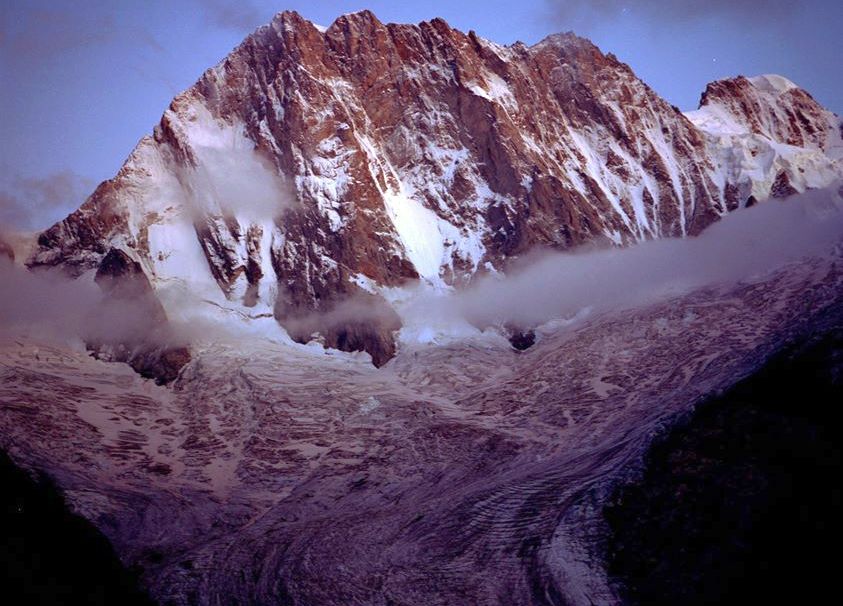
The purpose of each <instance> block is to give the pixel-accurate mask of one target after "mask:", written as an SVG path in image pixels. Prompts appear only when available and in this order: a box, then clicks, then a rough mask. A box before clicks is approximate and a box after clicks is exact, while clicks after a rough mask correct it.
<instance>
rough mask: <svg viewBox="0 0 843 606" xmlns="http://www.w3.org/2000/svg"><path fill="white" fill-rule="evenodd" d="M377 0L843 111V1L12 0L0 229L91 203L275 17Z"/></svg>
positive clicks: (4, 18)
mask: <svg viewBox="0 0 843 606" xmlns="http://www.w3.org/2000/svg"><path fill="white" fill-rule="evenodd" d="M362 8H369V9H371V10H373V11H374V12H375V14H376V15H377V16H378V17H379V18H380V19H381V20H382V21H385V22H389V21H394V22H418V21H421V20H428V19H431V18H433V17H437V16H440V17H444V18H445V19H446V20H447V21H448V22H449V23H450V24H451V25H452V26H454V27H457V28H459V29H462V30H465V31H467V30H469V29H474V30H475V31H477V33H479V34H480V35H482V36H484V37H486V38H489V39H491V40H494V41H496V42H500V43H504V44H509V43H512V42H515V41H516V40H521V41H523V42H525V43H528V44H530V43H534V42H537V41H538V40H540V39H541V38H543V37H544V36H546V35H548V34H550V33H553V32H556V31H564V30H569V29H572V30H574V31H575V32H576V33H578V34H580V35H584V36H586V37H589V38H591V39H592V40H593V41H594V42H595V43H596V44H597V45H598V46H600V47H601V48H602V49H603V51H605V52H613V53H615V54H616V55H617V56H618V57H619V58H620V59H621V60H623V61H625V62H627V63H629V64H630V65H631V66H632V68H633V69H634V70H635V72H636V73H637V74H638V75H639V76H640V77H641V78H643V79H644V80H645V81H646V82H647V83H648V84H650V85H651V86H652V87H653V88H654V89H655V90H656V91H657V92H658V93H660V94H661V95H662V96H663V97H665V98H666V99H667V100H668V101H670V102H671V103H673V104H675V105H677V106H679V107H680V108H682V109H691V108H693V107H695V106H696V104H697V101H698V99H699V95H700V93H701V92H702V91H703V89H704V88H705V84H706V83H707V82H709V81H711V80H715V79H718V78H723V77H729V76H734V75H737V74H745V75H754V74H759V73H770V72H772V73H780V74H782V75H785V76H787V77H789V78H791V79H792V80H794V81H795V82H796V83H797V84H799V85H801V86H803V87H804V88H805V89H807V90H808V91H809V92H811V93H812V94H813V95H814V96H815V97H816V98H817V99H818V100H819V101H820V102H821V103H823V104H824V105H826V106H827V107H829V108H830V109H832V110H833V111H836V112H837V113H843V68H841V59H843V35H841V33H840V24H841V23H843V1H841V0H803V1H802V2H799V1H796V0H708V1H707V2H705V1H700V0H519V1H517V2H514V1H511V0H508V1H504V0H483V1H481V0H463V1H459V2H456V1H442V2H439V1H431V2H419V1H412V2H411V1H406V0H391V1H381V0H368V1H340V0H328V1H319V0H310V1H293V0H240V1H236V0H143V1H141V0H111V1H106V0H75V1H64V0H51V1H43V0H3V2H2V6H0V115H2V120H0V142H2V143H0V145H2V148H0V152H2V153H1V154H0V227H3V226H4V224H7V225H6V226H7V227H15V228H23V229H38V228H43V227H45V226H47V225H49V224H50V223H52V222H53V221H55V220H57V219H60V218H61V217H62V216H63V215H64V214H66V213H67V212H68V211H69V210H72V209H73V208H75V207H76V206H78V205H79V204H80V203H81V202H82V200H83V199H84V197H85V196H86V195H87V194H88V193H90V191H91V190H92V189H93V187H94V186H95V185H96V183H97V182H99V181H101V180H103V179H107V178H109V177H111V176H113V175H114V173H115V172H116V171H117V170H118V169H119V167H120V165H121V164H122V163H123V161H124V159H125V158H126V156H127V155H128V154H129V152H130V151H131V150H132V148H133V147H134V145H135V143H136V142H137V140H138V139H139V138H140V137H142V136H143V135H144V134H147V133H149V132H151V129H152V127H153V125H154V124H155V123H156V122H157V121H158V119H159V118H160V116H161V113H162V112H163V110H164V109H165V108H166V106H167V105H168V103H169V101H170V99H171V98H172V97H173V96H174V95H175V94H177V93H178V92H179V91H181V90H183V89H185V88H187V87H188V86H190V85H191V84H192V83H193V82H194V81H195V80H196V79H197V78H198V77H199V75H200V74H201V73H202V72H203V71H204V70H205V69H206V68H207V67H210V66H211V65H213V64H215V63H217V62H218V61H219V60H220V59H222V58H223V57H224V56H225V55H226V54H227V53H228V52H229V51H230V50H231V49H232V48H233V47H234V46H236V45H237V44H238V43H239V42H240V40H241V39H242V38H243V37H244V36H245V35H246V34H248V33H249V32H250V31H251V30H252V29H254V28H255V27H257V26H258V25H260V24H262V23H265V22H268V21H269V19H270V18H271V17H272V15H273V14H275V13H276V12H279V11H282V10H285V9H293V10H297V11H299V12H300V13H301V14H302V15H304V16H305V17H306V18H308V19H311V20H312V21H314V22H316V23H320V24H323V25H329V24H330V23H331V22H332V21H333V20H334V19H335V18H336V17H337V16H339V15H341V14H343V13H347V12H351V11H355V10H359V9H362Z"/></svg>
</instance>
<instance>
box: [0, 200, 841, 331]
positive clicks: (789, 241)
mask: <svg viewBox="0 0 843 606" xmlns="http://www.w3.org/2000/svg"><path fill="white" fill-rule="evenodd" d="M841 239H843V196H841V190H840V184H835V185H834V186H832V187H828V188H825V189H822V190H813V191H808V192H805V193H803V194H799V195H795V196H791V197H790V198H787V199H784V200H775V199H774V200H769V201H767V202H764V203H763V204H759V205H756V206H754V207H752V208H745V209H741V210H739V211H736V212H733V213H731V214H729V215H728V216H726V217H724V219H723V220H721V221H719V222H717V223H715V224H713V225H712V226H711V227H709V228H708V229H707V230H705V231H704V232H703V233H702V234H701V235H699V236H697V237H688V238H669V239H661V240H655V241H649V242H644V243H641V244H638V245H635V246H630V247H626V248H616V247H611V248H595V247H594V246H591V247H582V248H579V249H575V250H572V251H565V252H558V251H548V250H534V251H532V252H531V253H529V254H527V255H524V256H523V257H521V258H520V259H516V260H514V261H513V263H512V266H511V267H510V268H509V269H508V270H507V271H506V273H495V274H487V275H485V276H483V277H479V278H477V279H475V280H474V282H473V283H472V284H471V285H469V286H468V287H465V288H459V289H450V290H447V291H443V290H436V289H433V288H431V287H429V286H426V285H424V284H422V283H415V284H408V285H405V286H404V287H401V288H397V289H395V288H394V289H382V291H381V292H382V293H383V294H384V295H385V298H387V300H390V302H391V303H392V305H393V306H394V308H395V309H396V311H397V312H398V313H399V315H400V317H401V320H402V322H403V325H404V326H403V328H402V329H401V340H402V341H403V342H404V344H405V345H408V344H413V343H418V342H437V341H451V340H454V339H459V338H462V337H464V336H470V335H476V334H478V332H479V331H481V330H483V329H486V328H490V327H496V326H501V325H503V324H513V325H515V326H519V327H536V326H539V325H542V324H544V323H547V322H552V321H554V320H570V319H572V318H575V317H580V316H582V315H583V314H589V313H600V312H603V311H610V310H619V309H626V308H630V307H635V306H643V305H647V304H651V303H656V302H658V301H660V300H663V299H666V298H669V297H672V296H678V295H682V294H685V293H687V292H690V291H693V290H695V289H700V288H705V287H707V286H713V285H718V284H724V283H735V282H740V281H747V280H752V279H753V278H754V277H758V276H763V275H764V274H766V273H768V272H770V271H773V270H775V269H777V268H779V267H781V266H783V265H785V264H787V263H791V262H795V261H799V260H801V259H803V258H806V257H812V256H818V255H825V254H827V253H829V252H830V251H832V249H833V248H834V247H835V246H839V243H840V242H841ZM0 280H2V282H3V283H4V284H5V285H6V286H7V287H8V288H5V289H4V290H5V291H6V292H5V294H4V296H3V297H2V298H0V332H4V333H7V334H16V333H29V334H37V335H38V336H39V337H40V338H48V339H57V340H60V341H73V340H78V339H83V340H85V339H91V338H95V339H111V340H115V339H116V340H126V341H131V340H133V339H134V338H136V337H137V336H138V335H140V334H141V333H142V332H143V330H144V326H145V324H144V323H143V314H142V313H139V312H140V310H141V307H140V304H136V303H135V302H132V301H119V302H115V301H109V300H108V298H107V297H105V296H104V295H103V293H102V292H101V291H100V289H99V287H98V286H97V285H96V284H95V283H94V282H93V281H92V280H89V279H86V278H82V279H71V278H69V277H67V276H66V275H65V274H63V273H62V272H60V271H58V270H44V269H41V270H38V271H34V272H32V271H28V270H26V269H25V268H23V267H21V266H20V265H15V264H13V263H11V262H9V261H8V260H6V259H5V257H4V258H3V260H0ZM158 294H159V296H162V297H165V298H166V299H167V301H168V304H167V305H168V308H169V309H173V306H174V305H179V306H183V307H184V311H185V313H184V314H177V315H175V316H174V317H172V318H171V322H172V324H173V332H171V333H168V338H170V339H175V340H177V341H179V342H187V341H213V340H222V341H230V340H240V339H242V338H243V337H244V336H248V337H260V336H267V337H269V338H272V339H274V340H278V335H282V340H283V341H286V342H288V343H290V344H291V343H292V342H291V341H289V340H287V339H286V338H283V332H282V330H276V329H275V328H276V327H274V326H273V330H272V331H271V332H268V333H265V334H263V335H262V333H261V329H259V328H254V329H251V330H250V331H249V332H248V333H244V332H243V331H241V330H239V329H238V326H237V324H236V322H225V321H223V320H221V316H219V315H216V316H215V315H210V314H207V315H201V314H196V313H191V311H195V310H196V309H202V308H205V307H209V306H210V303H209V302H207V301H204V300H203V299H202V298H201V296H200V295H198V294H194V295H192V294H191V293H190V292H189V291H185V290H179V291H178V292H177V293H174V292H169V291H168V290H167V289H166V288H165V289H163V290H162V291H160V292H159V293H158ZM135 305H137V307H138V308H137V309H135V308H134V306H135ZM384 313H385V310H384V306H382V305H372V304H371V303H370V302H369V301H367V300H361V297H360V296H355V297H352V298H350V299H348V300H346V301H345V302H343V303H341V304H340V305H338V306H337V307H336V308H334V309H332V310H331V311H330V312H326V313H324V314H314V315H312V316H311V317H305V318H303V319H302V320H300V321H299V324H302V325H306V324H307V323H308V322H312V323H313V324H314V326H316V325H325V324H326V323H328V324H332V325H341V324H343V323H344V322H347V321H349V320H374V319H378V318H379V317H380V316H382V315H383V314H384ZM389 313H391V312H389ZM316 320H321V322H317V321H316ZM272 324H273V325H274V323H272ZM263 325H264V326H268V325H267V324H263Z"/></svg>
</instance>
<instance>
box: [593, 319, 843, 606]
mask: <svg viewBox="0 0 843 606" xmlns="http://www.w3.org/2000/svg"><path fill="white" fill-rule="evenodd" d="M840 402H843V324H840V323H839V322H838V323H837V324H836V325H835V326H834V327H833V329H832V330H830V331H828V332H826V334H824V335H822V336H817V337H814V338H812V339H809V340H808V341H807V342H806V343H803V344H801V345H798V346H795V347H791V348H790V349H789V350H787V351H786V352H784V353H782V354H780V355H779V356H777V357H776V358H774V359H773V360H772V361H771V362H770V363H769V364H767V365H766V366H765V367H764V368H763V369H762V370H761V371H760V372H758V373H756V374H755V375H753V376H751V377H749V378H748V379H746V380H744V381H742V382H741V383H739V384H738V385H736V386H735V387H734V388H733V389H731V390H730V391H728V392H727V393H726V394H724V395H722V396H720V397H715V398H713V399H711V400H709V401H708V402H706V403H705V404H703V405H702V406H701V407H699V408H698V409H697V411H696V412H695V413H694V414H693V415H692V416H691V417H690V418H689V419H688V421H687V422H686V423H683V424H681V425H679V426H676V427H674V428H673V429H672V430H671V431H669V432H668V434H667V435H666V436H665V437H664V438H663V439H662V440H660V441H659V442H658V443H656V444H655V445H654V446H653V448H652V449H651V451H650V453H649V455H648V458H647V461H646V464H645V469H644V472H643V475H642V477H641V478H639V479H637V480H635V481H633V482H630V483H628V484H626V485H624V486H621V487H620V488H619V489H617V491H616V492H615V494H614V496H613V498H612V499H611V500H610V502H609V505H607V507H606V508H605V510H604V514H605V517H606V519H607V521H608V523H609V526H610V527H611V535H610V539H609V551H608V565H609V572H610V574H612V575H613V577H614V578H615V580H616V581H618V582H619V584H620V585H621V588H622V589H621V593H622V595H623V596H624V597H625V601H627V602H629V603H632V604H648V605H659V604H665V605H666V604H686V605H687V604H750V603H756V604H782V603H785V604H788V603H789V604H797V603H803V604H811V603H813V604H819V603H824V602H828V601H829V600H830V598H831V596H833V595H835V594H837V593H838V591H839V581H838V580H837V572H838V564H839V558H837V557H834V556H830V555H829V554H833V553H836V551H837V549H838V547H839V545H840V540H841V521H840V515H839V514H840V511H841V480H840V478H841V477H843V476H841V423H840V422H841V412H840V406H839V404H840Z"/></svg>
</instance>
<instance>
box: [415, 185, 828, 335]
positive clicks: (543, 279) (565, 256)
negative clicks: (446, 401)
mask: <svg viewBox="0 0 843 606" xmlns="http://www.w3.org/2000/svg"><path fill="white" fill-rule="evenodd" d="M841 243H843V193H840V191H839V190H838V189H836V188H830V189H827V190H817V191H811V192H807V193H805V194H802V195H799V196H793V197H791V198H789V199H787V200H784V201H782V200H769V201H767V202H764V203H762V204H759V205H757V206H756V207H753V208H750V209H743V210H740V211H737V212H735V213H732V214H731V215H729V216H728V217H725V218H724V219H722V220H721V221H720V222H718V223H716V224H714V225H712V226H711V227H710V228H709V229H707V230H706V231H704V232H703V233H702V234H701V235H700V236H698V237H694V238H687V239H664V240H656V241H651V242H646V243H643V244H640V245H637V246H632V247H629V248H623V249H618V248H611V249H606V250H585V251H573V252H570V253H553V252H543V253H542V252H536V253H534V254H533V255H532V256H531V257H529V258H528V259H525V260H523V261H522V263H521V264H520V266H519V267H518V268H514V269H512V270H511V271H509V272H508V275H507V276H506V277H501V276H489V277H484V278H482V279H480V280H479V281H477V282H476V283H475V284H474V285H473V286H471V287H470V288H467V289H465V290H462V291H459V292H457V293H455V294H453V295H450V296H444V297H443V296H434V295H431V294H427V295H423V294H417V296H416V297H414V298H411V299H410V300H409V303H406V304H404V305H403V306H402V308H401V309H400V315H401V317H402V320H403V321H404V322H405V327H406V333H405V334H418V333H419V332H420V331H423V329H424V327H425V326H428V325H431V324H438V325H439V326H440V327H441V326H443V325H450V326H451V327H454V326H459V325H460V324H463V325H464V323H465V322H468V323H470V324H472V325H474V326H476V327H479V328H485V327H490V326H501V325H504V324H514V325H516V326H521V327H522V328H527V327H534V326H537V325H541V324H543V323H545V322H548V321H551V320H557V319H570V318H574V317H576V316H578V315H580V314H582V313H584V312H586V313H587V312H603V311H610V310H618V309H626V308H631V307H636V306H641V305H647V304H650V303H654V302H656V301H660V300H665V299H666V298H668V297H671V296H677V295H681V294H685V293H688V292H691V291H693V290H696V289H700V288H703V287H707V286H711V285H718V284H733V283H737V282H740V281H743V280H749V279H752V278H753V277H755V276H761V275H764V274H766V273H768V272H770V271H772V270H775V269H776V268H779V267H782V266H784V265H785V264H787V263H791V262H794V261H798V260H800V259H803V258H806V257H812V256H823V255H828V254H829V253H831V252H832V251H833V250H834V248H835V246H838V247H839V246H841Z"/></svg>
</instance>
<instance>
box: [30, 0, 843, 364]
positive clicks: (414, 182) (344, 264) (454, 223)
mask: <svg viewBox="0 0 843 606" xmlns="http://www.w3.org/2000/svg"><path fill="white" fill-rule="evenodd" d="M780 80H781V81H780ZM782 81H783V79H772V80H771V79H770V78H762V79H749V80H748V79H746V78H738V79H736V80H730V81H724V82H718V83H714V84H712V85H709V87H708V89H707V90H706V93H705V95H704V96H703V105H702V108H701V110H699V111H698V112H694V113H692V114H690V115H689V116H688V117H686V116H684V115H683V114H681V113H680V112H679V111H678V110H677V109H676V108H674V107H671V106H670V105H669V104H667V103H666V102H665V101H664V100H662V99H661V98H660V97H659V96H658V95H656V94H655V93H654V92H653V91H652V90H651V89H650V88H649V87H647V86H646V85H645V84H644V83H643V82H642V81H641V80H639V79H638V78H637V77H636V76H635V74H633V72H632V71H631V70H630V68H629V67H628V66H626V65H625V64H623V63H621V62H620V61H618V60H617V59H616V58H615V57H614V56H612V55H611V54H610V55H604V54H603V53H601V52H600V50H599V49H598V48H597V47H595V46H594V45H593V44H591V43H590V42H588V41H587V40H584V39H581V38H578V37H576V36H574V35H572V34H560V35H554V36H550V37H548V38H547V39H545V40H543V41H542V42H540V43H538V44H536V45H534V46H531V47H527V46H525V45H523V44H520V43H516V44H514V45H511V46H507V47H503V46H499V45H496V44H494V43H492V42H489V41H487V40H484V39H482V38H480V37H478V36H477V35H475V34H474V33H473V32H469V33H468V34H465V33H462V32H460V31H457V30H454V29H452V28H451V27H449V26H448V24H447V23H445V22H444V21H442V20H441V19H434V20H433V21H430V22H424V23H420V24H418V25H396V24H383V23H381V22H380V21H378V19H377V18H376V17H375V16H374V15H373V14H372V13H370V12H368V11H363V12H359V13H355V14H351V15H344V16H342V17H340V18H339V19H337V20H336V21H335V22H334V23H333V24H332V25H331V26H330V27H328V28H327V29H323V28H320V27H317V26H316V25H314V24H312V23H310V22H308V21H306V20H304V19H303V18H302V17H300V16H299V15H298V14H296V13H293V12H285V13H281V14H279V15H277V16H276V17H275V18H274V19H273V21H272V22H271V23H270V24H269V25H266V26H263V27H261V28H260V29H258V30H257V31H256V32H254V33H253V34H252V35H250V36H249V37H248V38H247V39H246V40H245V41H244V42H243V43H242V44H241V45H240V46H239V47H238V48H236V49H235V50H234V51H233V52H232V53H231V54H230V55H229V56H228V57H227V58H226V59H225V60H224V61H222V62H221V63H220V64H219V65H218V66H216V67H214V68H212V69H210V70H208V71H207V72H206V73H205V74H204V75H203V76H202V78H201V79H200V80H199V81H198V82H197V83H196V84H195V85H194V86H193V87H191V88H190V89H189V90H187V91H185V92H184V93H182V94H181V95H179V96H178V97H176V99H174V101H173V102H172V104H171V105H170V107H169V109H168V110H167V111H166V112H165V113H164V116H163V117H162V119H161V122H160V124H159V125H158V126H157V127H156V128H155V131H154V134H153V136H151V137H146V138H144V139H143V140H142V141H141V142H140V143H139V144H138V146H137V148H136V149H135V150H134V152H133V153H132V155H131V156H130V157H129V159H128V160H127V162H126V163H125V165H124V166H123V168H122V169H121V170H120V172H119V173H118V174H117V176H116V177H115V178H114V179H112V180H110V181H107V182H105V183H103V184H101V185H100V186H99V187H98V188H97V190H96V191H95V192H94V193H93V195H92V196H91V197H90V198H89V199H88V200H87V201H86V202H85V204H84V205H83V206H82V207H81V208H80V209H79V210H78V211H76V212H75V213H73V214H72V215H70V216H69V217H68V218H67V219H65V220H64V221H62V222H60V223H58V224H57V225H55V226H53V227H52V228H50V229H48V230H47V231H45V232H44V233H42V234H41V235H40V237H39V240H38V243H39V247H38V250H37V251H36V252H35V253H34V254H33V255H32V257H31V258H30V260H29V264H30V265H31V266H44V265H60V266H62V267H64V268H66V269H67V270H68V271H69V272H71V273H72V274H74V275H81V274H83V273H86V272H96V271H97V268H98V267H99V266H100V264H101V263H102V260H103V258H104V257H105V255H106V254H107V253H108V252H109V251H110V250H112V249H116V250H120V251H122V253H123V254H125V255H127V257H129V258H130V259H132V260H133V261H135V262H137V263H138V264H139V266H140V268H141V269H142V271H143V272H144V273H145V274H146V276H147V277H148V279H149V282H150V284H151V285H152V286H153V288H154V289H155V290H156V291H157V292H159V293H162V300H163V302H164V306H165V308H166V310H167V313H169V314H172V313H180V312H178V311H177V306H176V304H175V303H174V302H175V301H178V302H180V304H183V301H184V299H185V296H187V295H186V294H185V293H188V294H190V295H191V296H193V297H196V298H197V299H198V300H200V301H202V302H204V303H212V304H213V307H214V309H215V310H223V311H224V313H227V314H228V315H230V316H233V317H236V318H237V321H240V320H243V321H244V322H247V323H248V322H256V321H259V320H260V319H261V318H270V317H274V318H275V319H277V320H279V321H280V322H281V323H282V324H283V325H286V326H288V327H289V326H293V325H295V326H296V327H300V326H302V325H307V322H308V321H310V320H309V319H312V318H313V317H314V316H313V313H314V312H317V313H319V314H330V313H333V312H334V311H335V310H336V309H337V306H338V305H339V304H340V303H341V302H343V301H345V300H347V299H349V298H353V297H359V296H372V297H375V298H376V299H378V300H380V297H381V295H382V294H383V292H384V291H383V289H384V288H388V287H394V286H399V285H401V284H403V283H405V282H407V281H410V280H416V279H419V280H421V281H422V282H424V283H426V284H428V285H431V286H432V287H435V288H449V287H452V286H459V285H462V284H465V283H467V282H468V281H470V280H471V278H472V277H473V276H475V275H477V274H478V273H482V272H489V271H500V270H505V269H506V266H507V260H508V259H510V258H512V257H513V256H517V255H519V254H521V253H523V252H525V251H527V250H529V249H531V248H534V247H552V248H569V247H572V246H576V245H578V244H581V243H584V242H589V241H595V240H607V241H611V242H614V243H615V244H618V245H623V244H628V243H631V242H635V241H639V240H645V239H652V238H660V237H667V236H686V235H694V234H697V233H699V232H700V231H701V230H702V229H703V228H705V227H706V226H707V225H709V224H710V223H712V222H713V221H716V220H717V218H718V217H719V216H722V215H723V214H725V213H727V212H729V211H731V210H734V209H735V208H738V207H739V206H742V205H745V204H747V202H752V201H754V200H760V199H763V198H765V197H768V196H769V195H771V193H772V194H773V195H775V194H776V193H779V194H784V193H787V192H789V191H791V190H792V191H801V190H803V189H805V188H807V187H814V186H819V185H824V184H826V183H827V182H829V181H830V180H832V179H833V178H834V177H835V176H839V175H840V174H843V168H841V161H840V159H839V158H840V157H841V156H843V153H841V147H843V146H841V143H840V137H841V133H840V131H839V121H838V120H837V118H836V117H835V116H833V115H832V114H830V113H829V112H826V111H825V110H823V109H822V108H821V107H820V106H819V105H817V104H816V102H814V101H813V99H811V97H810V96H809V95H808V94H807V93H805V92H804V91H802V90H801V89H798V88H796V87H794V86H792V85H791V84H790V83H787V84H782ZM785 82H786V81H785ZM782 87H784V88H786V90H781V88H782ZM689 118H690V119H689ZM747 158H750V159H751V160H752V161H751V162H747V161H746V159H747ZM748 166H750V168H747V167H748ZM174 292H175V293H181V294H178V296H176V295H173V293H174ZM382 304H383V302H382V300H381V303H379V305H382ZM393 315H394V314H393ZM383 317H384V314H380V315H377V316H375V315H373V316H372V318H371V319H367V320H366V321H365V322H363V323H361V324H359V325H358V326H355V327H352V328H351V329H349V327H348V326H345V325H343V324H342V323H333V324H332V325H328V324H324V323H323V325H319V326H317V327H316V331H317V332H319V333H320V334H321V335H322V336H323V337H324V338H325V340H326V342H327V343H329V344H336V345H338V346H341V347H346V348H364V349H366V350H368V351H370V353H372V354H373V357H374V358H375V359H376V361H377V362H381V361H384V360H385V359H388V357H389V356H390V355H391V351H393V350H394V345H393V343H392V339H391V336H390V334H391V333H390V330H391V329H392V328H393V327H394V326H395V322H396V318H395V317H393V316H390V315H389V314H386V316H385V317H386V320H383ZM303 319H304V320H305V321H304V322H303ZM291 332H295V333H296V334H295V335H294V336H295V338H297V339H298V340H303V341H306V340H308V339H309V338H310V337H311V335H310V334H306V331H305V332H302V331H301V330H298V328H297V329H296V330H294V331H291ZM344 334H345V335H346V336H345V337H343V335H344ZM349 334H351V335H353V338H347V337H348V335H349Z"/></svg>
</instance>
